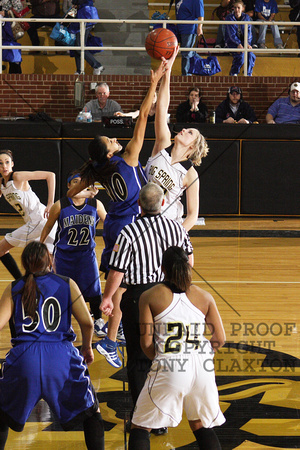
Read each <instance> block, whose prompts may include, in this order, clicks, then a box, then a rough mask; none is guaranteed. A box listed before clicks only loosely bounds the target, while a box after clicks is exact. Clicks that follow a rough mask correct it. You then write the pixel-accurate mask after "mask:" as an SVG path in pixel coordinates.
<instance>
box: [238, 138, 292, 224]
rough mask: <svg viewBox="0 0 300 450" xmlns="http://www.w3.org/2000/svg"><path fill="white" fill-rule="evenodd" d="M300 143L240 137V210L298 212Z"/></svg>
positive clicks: (250, 211) (285, 213)
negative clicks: (260, 140) (257, 140)
mask: <svg viewBox="0 0 300 450" xmlns="http://www.w3.org/2000/svg"><path fill="white" fill-rule="evenodd" d="M299 167H300V143H299V142H292V141H291V142H287V141H269V142H266V141H264V142H260V143H258V142H256V141H243V145H242V155H241V214H247V215H248V214H249V215H253V214H254V215H299V214H300V202H299V195H300V177H299Z"/></svg>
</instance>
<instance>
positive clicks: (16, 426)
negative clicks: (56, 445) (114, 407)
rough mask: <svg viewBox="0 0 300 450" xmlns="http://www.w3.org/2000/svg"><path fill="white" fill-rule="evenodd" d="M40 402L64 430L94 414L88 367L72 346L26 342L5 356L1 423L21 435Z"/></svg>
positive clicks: (0, 390) (0, 380)
mask: <svg viewBox="0 0 300 450" xmlns="http://www.w3.org/2000/svg"><path fill="white" fill-rule="evenodd" d="M42 398H43V399H44V400H45V401H46V402H47V403H48V405H49V407H50V408H51V410H52V411H53V412H54V413H55V414H56V415H57V417H58V419H59V422H60V423H61V425H62V427H63V428H64V429H66V430H67V429H71V428H72V427H73V426H75V424H76V423H77V422H78V421H79V420H80V421H83V420H85V419H86V418H87V417H88V416H91V415H92V414H93V413H94V412H95V411H97V409H98V400H97V398H96V396H95V392H94V389H93V386H92V385H91V381H90V377H89V375H88V373H87V367H86V365H85V364H84V361H83V357H82V356H81V355H80V353H79V351H78V350H77V349H76V348H75V347H74V345H73V344H72V343H71V342H68V341H63V342H51V343H50V342H26V343H21V344H18V345H16V346H15V347H13V348H12V349H11V350H10V351H9V352H8V353H7V355H6V360H5V362H4V363H3V365H2V376H1V377H0V417H1V419H2V420H4V421H5V422H6V424H7V425H8V426H9V427H10V428H12V429H13V430H15V431H22V429H23V428H24V424H25V422H26V421H27V419H28V417H29V415H30V414H31V411H32V410H33V408H34V407H35V405H36V403H37V402H38V401H39V400H40V399H42ZM76 419H77V420H76Z"/></svg>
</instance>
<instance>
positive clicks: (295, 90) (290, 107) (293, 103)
mask: <svg viewBox="0 0 300 450" xmlns="http://www.w3.org/2000/svg"><path fill="white" fill-rule="evenodd" d="M266 122H267V123H296V124H300V82H299V81H295V82H294V83H292V84H291V86H290V89H289V95H288V97H284V98H278V99H277V100H276V101H275V102H274V103H273V104H272V105H271V106H270V108H269V109H268V113H267V115H266Z"/></svg>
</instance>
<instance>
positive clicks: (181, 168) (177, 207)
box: [145, 147, 192, 223]
mask: <svg viewBox="0 0 300 450" xmlns="http://www.w3.org/2000/svg"><path fill="white" fill-rule="evenodd" d="M171 148H172V147H168V149H163V150H161V151H160V152H159V153H157V155H155V156H153V157H150V158H149V159H148V161H147V164H146V168H145V172H146V176H147V179H148V181H153V182H154V183H156V184H158V185H159V186H160V187H161V188H162V189H163V191H164V193H165V204H164V206H163V207H162V213H163V214H166V216H167V217H169V218H170V219H173V220H176V221H177V222H179V223H182V216H183V205H182V203H181V201H180V199H181V196H182V194H183V192H184V190H185V188H184V186H183V179H184V177H185V175H186V173H187V171H188V170H189V168H190V167H191V166H192V163H191V161H184V162H182V163H176V164H171Z"/></svg>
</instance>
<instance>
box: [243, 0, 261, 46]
mask: <svg viewBox="0 0 300 450" xmlns="http://www.w3.org/2000/svg"><path fill="white" fill-rule="evenodd" d="M244 3H245V13H246V14H248V16H249V17H250V20H252V21H253V20H256V12H255V10H254V9H255V0H244ZM251 31H252V44H251V45H252V48H258V46H257V43H256V42H257V31H256V28H255V26H254V24H252V25H251Z"/></svg>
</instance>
